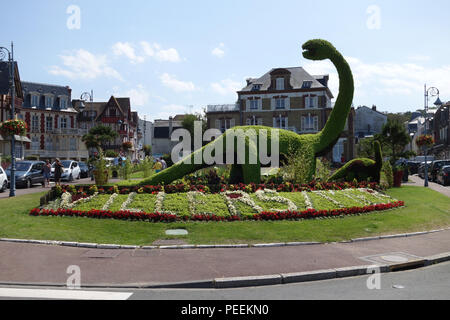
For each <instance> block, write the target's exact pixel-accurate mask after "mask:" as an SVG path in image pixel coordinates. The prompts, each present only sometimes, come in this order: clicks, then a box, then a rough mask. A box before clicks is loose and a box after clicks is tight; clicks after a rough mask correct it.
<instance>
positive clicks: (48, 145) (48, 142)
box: [45, 137, 53, 151]
mask: <svg viewBox="0 0 450 320" xmlns="http://www.w3.org/2000/svg"><path fill="white" fill-rule="evenodd" d="M45 150H51V151H53V140H52V138H50V137H47V138H46V139H45Z"/></svg>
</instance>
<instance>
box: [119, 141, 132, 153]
mask: <svg viewBox="0 0 450 320" xmlns="http://www.w3.org/2000/svg"><path fill="white" fill-rule="evenodd" d="M131 148H133V144H132V143H131V142H130V141H127V142H124V143H122V149H123V150H125V151H128V150H130V149H131Z"/></svg>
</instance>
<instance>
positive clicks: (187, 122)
mask: <svg viewBox="0 0 450 320" xmlns="http://www.w3.org/2000/svg"><path fill="white" fill-rule="evenodd" d="M196 121H200V122H201V124H202V136H201V137H194V126H195V122H196ZM181 125H182V127H183V128H184V129H186V130H187V131H189V133H190V135H191V148H192V150H193V149H194V140H195V139H201V140H202V142H203V133H205V131H206V130H207V122H206V120H205V118H204V117H203V116H202V115H201V114H199V113H197V114H187V115H185V116H184V118H183V120H182V122H181Z"/></svg>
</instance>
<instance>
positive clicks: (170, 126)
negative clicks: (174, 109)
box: [169, 117, 173, 139]
mask: <svg viewBox="0 0 450 320" xmlns="http://www.w3.org/2000/svg"><path fill="white" fill-rule="evenodd" d="M172 130H173V118H172V117H169V139H170V137H171V136H172Z"/></svg>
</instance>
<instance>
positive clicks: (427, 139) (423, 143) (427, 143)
mask: <svg viewBox="0 0 450 320" xmlns="http://www.w3.org/2000/svg"><path fill="white" fill-rule="evenodd" d="M416 144H417V146H418V147H419V148H422V147H431V146H432V145H433V144H434V139H433V137H432V136H430V135H421V136H420V137H418V138H417V140H416Z"/></svg>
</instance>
